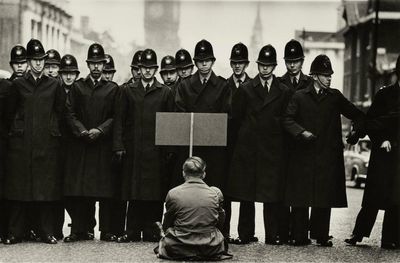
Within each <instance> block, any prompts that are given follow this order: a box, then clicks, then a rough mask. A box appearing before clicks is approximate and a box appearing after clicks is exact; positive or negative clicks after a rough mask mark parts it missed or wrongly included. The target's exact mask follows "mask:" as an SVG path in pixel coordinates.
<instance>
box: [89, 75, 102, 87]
mask: <svg viewBox="0 0 400 263" xmlns="http://www.w3.org/2000/svg"><path fill="white" fill-rule="evenodd" d="M89 78H90V79H91V80H92V82H93V85H94V84H95V80H97V83H99V82H100V80H101V76H100V78H98V79H95V78H93V77H92V75H90V74H89Z"/></svg>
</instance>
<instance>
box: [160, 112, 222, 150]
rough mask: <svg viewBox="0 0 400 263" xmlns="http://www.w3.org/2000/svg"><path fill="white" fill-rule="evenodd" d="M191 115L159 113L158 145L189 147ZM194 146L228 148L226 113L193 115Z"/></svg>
mask: <svg viewBox="0 0 400 263" xmlns="http://www.w3.org/2000/svg"><path fill="white" fill-rule="evenodd" d="M190 115H191V114H190V113H182V112H157V114H156V145H171V146H172V145H176V146H186V145H187V146H189V144H190ZM193 118H194V119H193V145H194V146H226V141H227V135H226V133H227V126H228V115H227V114H226V113H194V114H193Z"/></svg>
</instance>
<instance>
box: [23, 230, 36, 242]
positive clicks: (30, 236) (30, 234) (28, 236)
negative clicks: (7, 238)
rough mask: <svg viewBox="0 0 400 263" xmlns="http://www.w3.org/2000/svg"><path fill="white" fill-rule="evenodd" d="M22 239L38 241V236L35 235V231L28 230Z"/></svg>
mask: <svg viewBox="0 0 400 263" xmlns="http://www.w3.org/2000/svg"><path fill="white" fill-rule="evenodd" d="M22 239H23V240H25V241H34V242H35V241H40V237H39V236H38V235H36V233H35V231H33V230H30V231H29V232H27V233H26V234H25V235H24V236H23V237H22Z"/></svg>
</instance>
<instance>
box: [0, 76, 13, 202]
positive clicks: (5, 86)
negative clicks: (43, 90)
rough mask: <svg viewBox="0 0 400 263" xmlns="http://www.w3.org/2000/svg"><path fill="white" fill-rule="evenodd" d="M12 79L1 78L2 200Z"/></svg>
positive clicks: (1, 195) (0, 196) (0, 175)
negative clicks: (7, 109)
mask: <svg viewBox="0 0 400 263" xmlns="http://www.w3.org/2000/svg"><path fill="white" fill-rule="evenodd" d="M10 87H11V81H9V80H6V79H2V80H0V200H1V199H3V191H4V189H3V188H4V177H5V161H6V156H7V134H8V128H7V126H8V124H7V118H6V100H7V97H8V95H9V92H10Z"/></svg>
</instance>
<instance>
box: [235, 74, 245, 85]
mask: <svg viewBox="0 0 400 263" xmlns="http://www.w3.org/2000/svg"><path fill="white" fill-rule="evenodd" d="M246 78H247V74H246V73H244V74H243V76H242V77H241V78H237V77H236V76H235V74H232V79H233V82H235V84H237V83H238V81H239V79H240V80H241V81H242V82H241V83H244V82H245V81H246Z"/></svg>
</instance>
